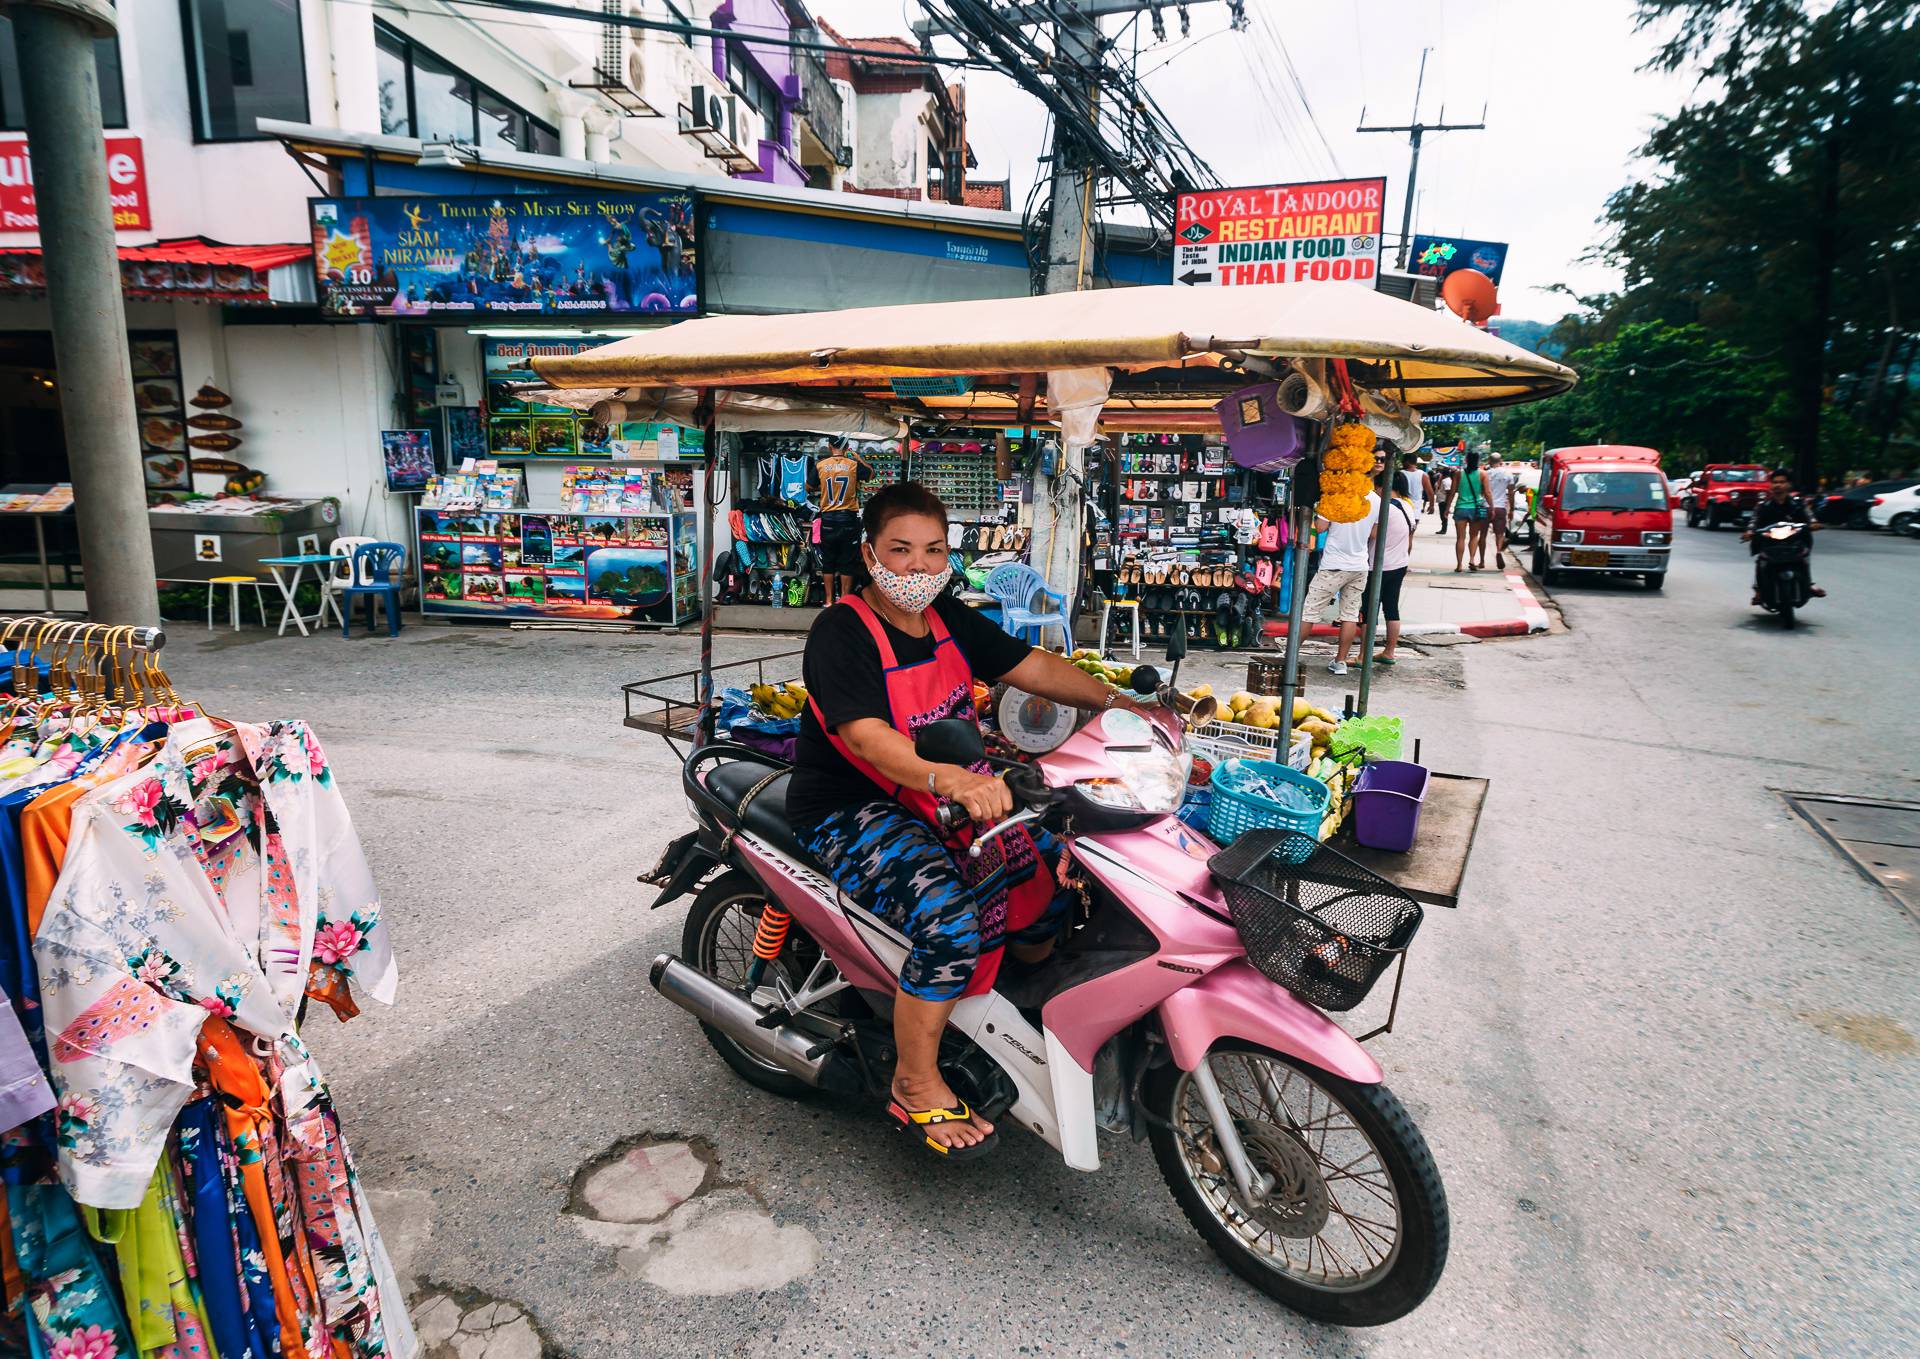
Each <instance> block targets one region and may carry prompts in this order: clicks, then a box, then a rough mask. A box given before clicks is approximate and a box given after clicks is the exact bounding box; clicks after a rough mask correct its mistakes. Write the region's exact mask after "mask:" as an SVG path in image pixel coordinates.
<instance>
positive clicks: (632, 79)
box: [568, 0, 674, 118]
mask: <svg viewBox="0 0 1920 1359" xmlns="http://www.w3.org/2000/svg"><path fill="white" fill-rule="evenodd" d="M600 12H601V13H602V14H604V15H606V16H608V18H618V17H625V16H626V15H627V14H628V13H632V14H636V15H638V14H642V13H644V12H645V11H643V10H641V9H639V8H638V7H637V6H636V7H635V8H634V9H632V10H631V11H629V10H628V9H627V0H600ZM642 32H643V31H642V30H640V29H628V28H627V27H626V26H625V25H623V24H617V23H608V24H603V25H601V28H600V50H599V51H598V52H596V53H595V54H594V58H593V65H592V67H591V69H590V70H588V72H587V73H586V76H585V78H583V79H579V80H573V81H569V82H568V83H569V84H570V85H572V86H573V88H574V89H576V90H590V91H592V92H593V93H595V94H597V95H599V96H600V97H601V98H603V99H605V100H606V101H607V102H608V103H609V104H611V105H613V106H614V107H615V108H617V109H619V110H620V112H621V113H623V114H625V115H626V116H627V117H629V118H658V117H660V115H661V114H662V113H663V112H664V111H665V110H666V109H668V108H671V107H672V106H673V95H672V90H673V88H674V87H673V85H672V84H671V83H670V82H668V83H665V84H662V82H659V81H656V80H652V79H649V75H650V72H649V71H648V70H647V69H646V63H645V61H644V59H643V58H642V57H641V54H640V52H639V51H638V50H637V49H638V47H639V42H638V39H639V38H640V37H641V36H642ZM663 89H664V90H665V91H667V94H666V102H664V103H662V102H661V99H660V97H659V96H658V94H656V93H653V92H655V91H659V90H663Z"/></svg>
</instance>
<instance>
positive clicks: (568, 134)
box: [560, 113, 587, 160]
mask: <svg viewBox="0 0 1920 1359" xmlns="http://www.w3.org/2000/svg"><path fill="white" fill-rule="evenodd" d="M560 154H561V155H563V156H565V157H566V158H567V159H568V160H585V159H586V158H587V120H586V119H584V118H582V117H581V116H580V115H579V114H577V113H565V114H562V115H561V116H560Z"/></svg>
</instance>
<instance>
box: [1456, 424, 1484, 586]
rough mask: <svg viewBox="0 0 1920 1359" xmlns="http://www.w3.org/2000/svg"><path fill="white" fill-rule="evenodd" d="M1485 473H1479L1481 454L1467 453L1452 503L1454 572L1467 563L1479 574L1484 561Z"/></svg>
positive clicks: (1461, 568)
mask: <svg viewBox="0 0 1920 1359" xmlns="http://www.w3.org/2000/svg"><path fill="white" fill-rule="evenodd" d="M1491 499H1492V497H1490V496H1489V495H1488V494H1487V474H1486V473H1485V472H1483V471H1481V470H1480V455H1479V454H1478V453H1469V454H1467V465H1466V467H1465V468H1463V469H1462V470H1461V473H1460V489H1459V491H1458V493H1457V494H1456V495H1455V498H1454V502H1453V569H1454V570H1455V571H1464V570H1467V569H1468V566H1469V564H1471V567H1472V569H1473V570H1475V571H1478V570H1479V569H1480V568H1481V567H1482V566H1484V565H1485V564H1486V560H1487V507H1488V504H1489V502H1490V501H1491Z"/></svg>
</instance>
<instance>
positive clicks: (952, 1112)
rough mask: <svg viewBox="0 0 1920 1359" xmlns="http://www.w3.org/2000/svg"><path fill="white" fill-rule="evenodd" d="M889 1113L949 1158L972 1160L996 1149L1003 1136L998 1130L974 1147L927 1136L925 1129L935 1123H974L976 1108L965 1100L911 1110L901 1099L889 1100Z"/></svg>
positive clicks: (932, 1148)
mask: <svg viewBox="0 0 1920 1359" xmlns="http://www.w3.org/2000/svg"><path fill="white" fill-rule="evenodd" d="M887 1114H888V1115H889V1116H890V1117H891V1118H892V1119H893V1121H894V1122H895V1123H897V1124H899V1125H900V1129H901V1131H903V1132H913V1133H919V1134H920V1140H921V1141H923V1142H925V1143H926V1145H927V1149H928V1150H929V1151H932V1152H934V1153H935V1154H937V1155H940V1156H944V1157H946V1158H947V1159H948V1160H949V1161H971V1160H972V1159H974V1158H975V1157H976V1156H985V1155H986V1154H987V1153H988V1152H989V1151H992V1150H993V1145H994V1143H995V1142H997V1141H998V1140H999V1138H1000V1133H999V1130H998V1129H996V1130H995V1131H993V1132H990V1133H988V1134H987V1135H986V1136H985V1137H983V1138H981V1139H980V1140H979V1141H978V1142H975V1143H974V1144H973V1145H972V1146H970V1147H950V1146H948V1145H946V1143H944V1142H940V1141H937V1140H935V1139H934V1138H932V1137H929V1136H927V1134H926V1131H925V1130H926V1129H927V1128H930V1127H932V1126H934V1125H935V1124H939V1123H970V1122H972V1121H973V1110H972V1109H971V1108H970V1107H968V1105H967V1102H966V1101H965V1100H959V1101H957V1102H956V1104H955V1107H953V1108H951V1109H909V1108H907V1107H906V1105H904V1104H902V1103H901V1102H900V1101H899V1100H897V1099H896V1100H889V1101H887Z"/></svg>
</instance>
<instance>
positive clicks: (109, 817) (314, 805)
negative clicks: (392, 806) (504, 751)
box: [0, 618, 417, 1359]
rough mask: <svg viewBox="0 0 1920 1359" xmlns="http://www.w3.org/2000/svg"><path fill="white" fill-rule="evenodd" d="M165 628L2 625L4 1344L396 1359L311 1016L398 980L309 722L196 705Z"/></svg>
mask: <svg viewBox="0 0 1920 1359" xmlns="http://www.w3.org/2000/svg"><path fill="white" fill-rule="evenodd" d="M163 642H164V636H163V634H162V633H161V631H160V630H159V629H149V628H130V627H109V626H106V625H100V624H81V623H67V622H59V621H56V620H52V619H46V618H24V619H0V650H4V651H5V653H6V655H7V657H8V659H10V660H11V662H12V668H11V669H10V670H5V671H0V680H4V681H5V682H6V687H7V689H8V691H9V692H8V693H7V694H6V696H5V702H6V709H7V722H6V733H7V734H6V743H5V747H4V749H0V777H4V779H5V780H6V783H5V787H4V789H0V807H4V809H5V815H4V816H0V866H4V869H5V890H6V898H7V909H8V914H9V917H10V921H11V923H10V925H9V927H8V928H7V929H5V930H0V982H3V983H4V986H5V990H6V998H7V1001H8V1004H6V1005H4V1006H0V1064H3V1067H0V1075H3V1076H4V1079H0V1125H4V1127H5V1128H6V1130H7V1135H6V1139H5V1151H4V1154H3V1155H0V1167H3V1168H4V1176H5V1181H6V1198H5V1204H4V1208H5V1218H6V1221H5V1228H4V1231H0V1241H4V1243H5V1246H6V1251H5V1256H6V1262H7V1266H8V1268H7V1270H6V1280H5V1285H6V1291H7V1302H8V1306H7V1308H6V1309H5V1311H4V1313H0V1352H4V1353H8V1354H21V1355H36V1356H47V1357H48V1359H110V1357H111V1356H115V1355H138V1354H155V1355H162V1354H164V1355H177V1356H181V1357H182V1359H186V1357H187V1356H194V1355H201V1356H205V1355H215V1354H217V1355H219V1356H221V1359H275V1356H283V1355H294V1354H307V1355H316V1356H317V1355H334V1356H345V1355H355V1356H373V1355H406V1354H411V1353H413V1352H414V1351H415V1349H416V1348H417V1342H416V1340H415V1337H414V1335H413V1332H412V1329H411V1326H410V1324H409V1322H408V1319H407V1314H406V1302H405V1298H404V1295H403V1293H402V1291H401V1287H400V1284H399V1282H398V1280H397V1277H396V1275H395V1272H394V1269H393V1266H392V1264H391V1262H390V1261H389V1259H388V1257H387V1253H386V1250H385V1247H384V1246H383V1245H382V1243H381V1239H380V1234H379V1232H378V1230H377V1229H376V1227H375V1225H374V1222H373V1217H372V1214H371V1212H370V1209H369V1205H368V1202H367V1199H366V1195H365V1193H364V1191H363V1190H362V1188H361V1185H360V1181H359V1178H358V1176H357V1174H356V1172H355V1170H354V1166H353V1161H352V1158H351V1156H350V1154H349V1152H348V1149H347V1143H346V1140H345V1138H344V1136H343V1134H342V1129H341V1124H340V1119H339V1116H338V1114H337V1113H336V1112H335V1109H334V1105H333V1100H332V1098H331V1096H330V1094H329V1092H328V1088H327V1082H326V1078H325V1076H324V1075H323V1073H322V1072H321V1069H320V1066H319V1063H318V1061H317V1060H316V1059H315V1057H314V1056H313V1054H312V1053H311V1052H310V1051H309V1050H308V1048H307V1046H306V1044H305V1043H304V1042H303V1041H302V1040H301V1036H300V1031H301V1025H302V1023H303V1021H306V1020H307V1019H308V1018H309V1017H312V1016H319V1015H328V1013H329V1012H331V1013H330V1017H329V1018H328V1020H327V1022H334V1021H336V1020H347V1019H351V1018H353V1017H354V1016H355V1015H356V1014H358V1013H359V1009H360V1007H361V1006H362V1005H363V1004H365V1003H367V1002H368V1001H369V1000H377V1001H380V1002H381V1003H383V1004H386V1003H391V1002H392V1000H393V998H394V994H395V987H396V983H397V975H396V971H395V967H394V959H393V948H392V943H391V940H390V938H389V936H388V930H387V926H386V923H385V922H384V921H383V920H382V919H381V914H380V903H379V896H378V893H377V892H376V890H375V888H374V885H373V882H372V881H371V878H370V876H369V872H368V867H367V862H366V858H365V856H364V854H363V853H362V851H361V848H360V845H359V841H358V840H357V839H356V837H355V835H354V833H353V829H352V823H351V820H350V818H349V816H348V812H347V806H346V801H345V798H344V796H343V792H342V789H341V788H340V785H339V783H338V781H337V780H336V779H335V777H334V775H333V772H332V770H331V769H330V767H329V766H328V763H327V759H326V755H325V753H324V751H323V749H322V747H321V744H320V740H319V738H318V737H317V736H316V734H315V733H314V732H312V731H311V730H309V729H308V727H307V726H306V724H305V723H303V722H298V721H290V722H270V723H267V724H266V725H262V726H255V725H251V724H249V723H247V722H245V721H241V720H234V721H228V720H225V719H218V718H212V717H209V716H208V715H206V714H205V713H204V711H202V710H200V709H199V708H197V707H196V706H195V705H193V704H192V703H190V702H189V701H188V699H186V698H184V697H182V696H181V695H180V694H178V693H177V692H175V690H174V688H173V685H172V684H171V683H170V682H169V680H168V679H167V677H166V674H165V672H164V670H163V669H162V668H161V667H160V665H159V663H158V656H157V654H156V653H157V651H158V648H159V647H160V646H161V645H162V643H163Z"/></svg>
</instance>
